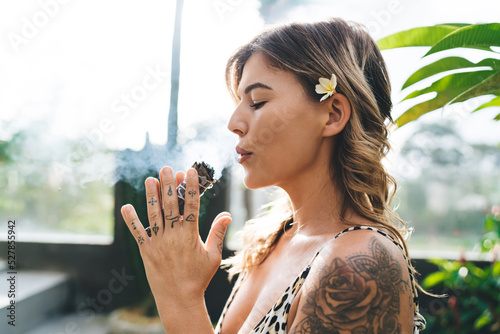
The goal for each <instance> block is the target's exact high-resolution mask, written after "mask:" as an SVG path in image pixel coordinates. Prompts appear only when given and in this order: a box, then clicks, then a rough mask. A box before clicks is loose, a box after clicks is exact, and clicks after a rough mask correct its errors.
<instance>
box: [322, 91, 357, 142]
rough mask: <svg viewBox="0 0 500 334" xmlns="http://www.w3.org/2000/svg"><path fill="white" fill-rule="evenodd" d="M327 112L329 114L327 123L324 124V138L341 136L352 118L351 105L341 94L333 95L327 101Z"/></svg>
mask: <svg viewBox="0 0 500 334" xmlns="http://www.w3.org/2000/svg"><path fill="white" fill-rule="evenodd" d="M325 102H326V103H328V105H326V106H325V107H326V108H327V109H326V110H325V111H326V112H328V118H327V122H326V123H325V124H324V128H323V136H325V137H331V136H335V135H336V134H339V133H340V132H341V131H342V130H343V129H344V127H345V125H346V124H347V122H348V121H349V119H350V118H351V103H350V102H349V100H348V99H347V97H345V95H343V94H340V93H335V94H333V95H332V96H331V97H330V98H329V99H328V100H327V101H325Z"/></svg>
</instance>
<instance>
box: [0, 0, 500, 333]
mask: <svg viewBox="0 0 500 334" xmlns="http://www.w3.org/2000/svg"><path fill="white" fill-rule="evenodd" d="M499 12H500V3H499V2H498V1H495V0H488V1H486V0H478V1H475V2H474V3H473V4H471V3H470V2H465V1H448V0H446V1H445V0H442V1H430V0H425V1H418V2H415V1H407V0H376V1H369V2H367V1H359V0H355V1H336V0H335V1H331V0H330V1H327V0H313V1H301V0H289V1H284V0H283V1H281V0H261V1H259V0H208V1H197V0H184V1H181V0H177V1H159V0H148V1H142V2H139V1H106V2H102V1H93V0H90V1H85V2H79V1H68V0H64V1H63V0H39V1H32V0H29V1H22V2H2V3H0V36H2V39H1V42H0V59H2V61H1V62H0V189H1V191H0V222H1V224H0V226H3V228H1V229H0V249H1V250H0V258H1V259H3V260H4V261H3V262H2V263H1V264H0V270H1V271H0V276H1V277H0V282H2V283H1V284H0V289H1V291H0V304H1V305H0V306H1V307H2V309H3V310H4V311H2V312H4V313H5V315H4V313H2V317H1V319H3V320H2V323H0V332H1V333H30V334H36V333H110V332H116V333H128V332H130V333H139V332H141V333H142V332H144V333H161V332H162V331H161V330H159V329H158V326H159V324H158V320H157V319H156V318H155V317H154V315H155V310H154V304H153V303H152V299H151V296H150V294H149V288H148V286H147V282H146V281H145V278H144V273H143V268H142V264H141V263H140V258H139V257H138V253H137V246H136V245H135V241H134V240H133V239H131V238H130V236H129V232H128V231H127V230H126V227H125V225H124V223H123V220H122V218H121V216H120V214H119V208H120V207H121V205H123V204H125V203H134V204H135V205H136V206H142V207H143V209H142V211H141V212H140V214H141V215H143V216H144V214H145V212H144V209H145V199H144V195H143V191H144V186H143V181H144V179H145V178H146V177H147V176H155V175H156V173H157V172H158V171H159V169H160V168H161V167H162V166H163V165H166V164H168V165H172V166H174V167H175V168H176V169H183V170H186V169H187V168H188V167H189V166H190V165H191V164H192V163H193V162H194V161H197V160H205V161H206V162H208V163H209V164H211V165H212V166H214V168H215V169H216V174H217V177H219V178H221V181H220V182H219V183H218V184H217V186H215V187H214V188H213V189H212V190H210V192H209V193H207V194H206V195H205V196H204V197H203V201H202V204H203V207H202V214H203V215H202V221H201V222H200V233H201V234H202V236H205V235H206V233H207V232H208V228H209V225H210V223H211V221H212V219H213V217H215V215H216V214H217V213H218V212H220V211H222V210H229V211H230V212H231V213H232V215H233V223H232V224H231V227H230V230H229V232H228V236H227V240H226V245H225V250H224V255H225V256H228V255H230V254H231V253H232V252H234V250H236V249H238V248H239V247H240V245H241V243H240V240H239V239H238V236H237V234H236V232H237V231H238V230H239V229H240V228H241V226H242V225H243V223H244V221H245V220H247V219H248V218H250V217H252V216H254V215H255V214H256V212H257V211H258V209H259V207H261V206H262V205H263V204H265V203H267V202H268V201H270V200H271V199H272V198H273V191H274V190H273V189H270V190H269V189H266V190H258V191H249V190H248V189H246V188H245V187H244V185H243V183H242V179H243V175H242V168H241V166H239V165H238V164H237V163H236V160H235V152H234V147H235V145H236V143H237V138H236V136H234V135H232V134H231V133H230V132H229V131H228V130H227V128H226V124H227V121H228V119H229V116H230V115H231V113H232V110H233V107H234V106H233V102H232V101H231V99H230V96H229V94H228V93H227V90H226V87H225V82H224V69H225V64H226V61H227V59H228V57H229V56H230V55H231V53H232V52H233V51H234V50H235V49H236V48H237V47H238V46H240V45H242V44H244V43H246V42H247V41H248V40H249V39H251V38H252V37H253V36H254V35H255V34H257V33H259V32H260V31H262V30H263V29H265V28H267V27H269V26H271V25H274V24H280V23H285V22H290V21H315V20H320V19H325V18H328V17H342V18H344V19H348V20H353V21H356V22H360V23H363V24H364V25H366V27H367V29H368V30H369V32H370V34H371V35H372V36H373V38H374V39H376V40H378V39H380V38H382V37H384V36H387V35H390V34H393V33H396V32H399V31H403V30H407V29H410V28H415V27H421V26H431V25H435V24H440V23H472V24H476V23H490V22H498V21H499V19H500V17H499V14H498V13H499ZM495 50H496V57H497V58H496V59H500V54H499V53H498V48H496V49H494V51H495ZM427 51H428V48H404V49H392V50H385V51H383V55H384V58H385V59H386V62H387V66H388V69H389V75H390V80H391V82H392V85H393V98H394V99H393V101H394V103H395V108H394V115H395V118H397V117H398V116H399V115H401V114H402V113H403V112H404V111H405V110H406V109H408V103H409V102H408V101H403V102H401V103H398V102H400V101H401V100H402V99H403V98H404V97H405V96H406V95H407V94H408V91H407V90H401V87H402V86H403V83H404V82H405V81H406V79H407V78H408V77H409V76H410V75H411V74H412V73H413V72H415V71H416V70H417V69H418V68H420V67H422V66H423V65H425V64H426V62H428V60H426V59H421V58H422V56H424V54H425V53H426V52H427ZM481 52H485V51H481V50H479V51H478V50H476V51H474V52H466V53H465V56H466V57H467V59H469V60H470V61H472V62H477V61H478V60H479V59H482V58H481V57H483V55H482V54H481ZM461 55H462V56H463V54H461ZM431 60H435V58H434V59H431ZM486 101H488V98H487V97H485V96H480V97H478V98H475V99H469V100H467V101H465V102H462V103H457V104H453V105H450V106H448V107H445V108H444V109H441V110H439V111H436V112H431V113H428V114H426V115H424V116H422V117H420V118H418V119H416V120H414V121H412V122H410V123H408V124H406V125H404V126H403V127H401V128H399V129H396V130H395V131H394V132H393V133H392V134H391V143H392V145H393V148H394V152H392V153H391V154H390V156H389V157H388V159H387V161H386V166H387V168H388V169H389V170H390V171H391V172H392V173H393V175H394V176H395V177H396V179H397V181H398V188H399V190H398V192H397V195H396V198H395V200H394V205H395V206H398V213H399V214H400V216H401V217H402V218H403V219H404V220H405V221H407V222H408V223H409V225H411V226H413V227H414V230H415V231H414V234H413V235H412V236H411V238H410V240H409V242H408V245H409V248H410V254H411V256H412V258H413V259H414V262H415V264H416V266H417V269H419V271H420V272H421V276H422V278H424V277H431V278H430V279H429V280H428V282H427V283H428V284H429V286H431V285H432V286H433V290H432V291H433V292H435V293H447V294H448V297H447V298H442V299H429V298H423V305H422V310H423V313H425V314H426V316H428V318H429V319H431V320H430V325H431V326H434V327H431V328H435V329H434V330H431V331H430V332H433V333H438V332H440V331H441V332H443V333H445V332H446V333H448V332H447V331H446V328H448V329H449V330H451V331H449V332H450V333H459V332H460V333H468V332H471V333H473V332H474V333H475V332H478V333H479V332H481V331H482V332H483V333H488V332H490V330H491V329H492V328H493V330H494V328H497V327H491V326H493V325H492V324H494V323H495V321H497V322H498V316H499V314H500V306H499V304H498V302H497V304H496V305H495V304H494V303H493V304H492V303H488V302H484V303H483V301H482V300H481V298H480V297H478V296H477V294H478V293H479V292H477V291H476V290H474V291H475V292H473V293H472V294H469V292H470V291H471V290H470V289H466V288H464V289H463V290H461V289H462V288H463V287H464V286H465V285H466V284H467V283H468V282H476V281H475V280H474V279H476V278H477V282H479V283H478V284H480V283H481V282H485V281H488V282H490V281H489V280H490V279H491V282H490V283H488V284H490V285H487V286H486V287H485V289H490V290H491V289H493V290H494V289H497V288H499V283H498V277H500V268H498V266H496V267H495V265H494V264H495V259H496V253H495V252H494V251H493V249H494V245H495V243H496V242H497V240H498V238H497V237H492V236H491V235H490V237H486V238H485V233H487V232H488V231H490V230H491V231H497V232H496V233H498V234H500V225H499V224H498V217H499V216H498V215H499V214H500V213H499V211H500V209H499V208H498V205H500V149H499V143H500V130H499V129H500V124H499V123H498V121H495V120H494V118H495V117H497V116H496V115H498V114H499V112H500V111H499V107H498V106H497V107H492V108H486V109H482V110H481V111H478V112H474V113H472V111H473V110H474V109H476V108H477V107H478V106H480V105H482V104H483V103H484V102H486ZM410 103H411V102H410ZM413 103H414V102H413ZM14 221H15V224H13V223H9V222H14ZM143 221H147V220H146V219H145V218H144V219H143ZM495 224H496V225H495ZM14 225H15V229H14V228H12V227H11V226H14ZM496 226H498V229H497V230H495V228H496ZM485 229H486V231H485ZM488 229H490V230H488ZM10 231H15V232H10ZM491 231H490V232H491ZM13 234H14V235H15V241H16V248H15V255H16V258H15V268H14V269H12V268H10V267H9V266H10V265H11V263H10V262H9V260H12V259H9V258H8V250H9V248H8V247H9V243H8V240H12V239H8V238H9V236H11V235H13ZM498 234H497V235H498ZM485 240H488V241H487V242H486V241H485ZM431 259H441V260H440V261H441V262H439V261H434V260H431ZM443 261H445V262H443ZM469 262H470V264H469ZM453 266H454V267H453ZM490 267H491V269H489V268H490ZM462 268H466V269H467V271H466V270H464V269H462ZM12 270H14V272H16V274H15V276H16V280H15V290H16V296H15V298H14V300H15V302H16V312H17V313H16V318H15V321H16V326H15V327H14V326H11V325H9V324H8V320H9V317H8V316H9V314H11V312H10V311H9V310H8V309H7V306H8V305H9V303H11V301H12V300H13V298H12V297H10V296H9V294H8V292H9V289H10V283H9V282H8V281H7V280H6V279H7V278H9V277H10V276H11V275H10V274H8V272H9V271H12ZM488 270H490V271H491V272H489V271H488ZM473 273H474V275H475V276H473V278H471V277H472V276H471V275H472V274H473ZM483 274H484V275H490V276H488V277H487V278H484V277H486V276H484V277H483V278H481V277H482V276H481V275H483ZM495 275H496V276H495ZM467 277H469V278H467ZM460 280H462V281H460ZM495 280H496V281H495ZM495 282H496V283H495ZM454 284H455V285H454ZM456 284H458V285H456ZM474 284H475V283H474ZM495 284H496V285H495ZM230 288H231V285H230V282H228V281H227V279H226V275H225V273H224V272H223V271H219V272H218V273H217V275H216V277H215V278H214V281H213V282H212V284H211V285H210V287H209V290H207V307H208V309H209V312H210V315H211V318H212V320H213V322H216V321H217V319H218V317H219V315H220V312H221V310H222V307H223V305H224V303H225V300H226V298H227V296H228V294H229V291H230ZM481 291H482V290H481ZM496 291H498V290H496ZM496 293H497V294H496V295H495V296H498V292H496ZM465 296H467V300H469V301H470V300H471V298H472V300H473V301H474V298H476V299H477V302H475V303H473V305H469V304H466V303H464V302H460V298H464V297H465ZM457 305H458V306H457ZM457 312H458V315H457ZM457 317H458V318H457ZM135 318H137V319H136V320H137V321H136V324H133V323H132V324H125V322H126V321H125V320H126V319H128V320H130V319H135ZM6 319H7V320H6ZM457 319H458V320H457ZM478 319H479V320H478ZM495 319H496V320H495ZM478 322H479V324H478ZM468 323H471V324H472V325H471V327H470V328H471V329H469V327H467V324H468ZM137 324H138V325H137ZM440 324H441V325H440ZM498 324H500V322H498ZM127 326H128V327H127ZM134 326H136V327H134ZM439 326H441V327H439ZM488 326H490V327H488ZM439 328H441V329H439ZM457 330H459V331H457Z"/></svg>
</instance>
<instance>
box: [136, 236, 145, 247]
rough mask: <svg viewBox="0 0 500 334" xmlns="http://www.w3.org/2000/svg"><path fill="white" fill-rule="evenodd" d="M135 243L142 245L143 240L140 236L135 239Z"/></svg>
mask: <svg viewBox="0 0 500 334" xmlns="http://www.w3.org/2000/svg"><path fill="white" fill-rule="evenodd" d="M137 242H138V243H139V245H142V244H143V243H144V238H143V237H142V236H139V238H137Z"/></svg>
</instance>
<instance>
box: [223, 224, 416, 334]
mask: <svg viewBox="0 0 500 334" xmlns="http://www.w3.org/2000/svg"><path fill="white" fill-rule="evenodd" d="M356 230H371V231H375V232H377V233H379V234H381V235H383V236H385V237H387V238H389V239H390V240H391V241H392V243H394V244H395V245H396V246H398V248H400V249H401V251H402V252H403V256H404V258H405V260H406V262H407V264H408V270H409V273H410V280H411V284H412V292H413V303H414V317H413V319H414V327H413V328H414V334H418V333H420V331H422V330H423V329H425V319H424V317H423V316H422V315H421V314H420V313H419V307H418V294H417V287H416V284H415V280H414V278H413V273H412V271H411V269H410V268H411V264H410V261H409V260H408V258H407V257H406V255H405V253H404V250H403V247H402V246H401V245H400V244H399V243H398V242H397V241H396V240H395V239H394V238H393V237H392V236H391V235H389V234H387V233H385V232H383V231H381V230H378V229H376V228H374V227H371V226H354V227H349V228H347V229H345V230H343V231H342V232H340V233H339V234H337V235H336V236H335V237H334V239H337V238H338V237H340V236H341V235H343V234H345V233H347V232H350V231H356ZM320 252H321V249H320V250H319V251H318V252H317V253H316V254H315V255H314V257H313V258H312V259H311V261H310V262H309V264H308V265H307V267H306V268H305V269H304V270H303V271H302V273H301V274H300V275H299V276H298V277H297V278H296V279H295V280H294V281H293V283H292V284H291V285H290V286H289V287H288V288H287V289H286V290H285V292H284V293H283V295H282V296H281V298H280V299H279V300H278V301H277V302H276V303H275V304H274V306H273V307H272V308H271V309H270V310H269V312H267V314H266V315H265V316H264V317H263V318H262V320H261V321H260V322H259V323H258V324H257V326H255V328H254V329H253V330H252V331H251V332H250V333H249V334H256V333H271V334H283V333H285V334H286V333H287V332H288V328H287V325H288V323H287V321H288V313H289V312H290V307H291V305H292V302H293V300H294V298H295V296H296V295H297V293H298V292H299V290H300V288H301V287H302V284H303V283H304V281H305V279H306V278H307V275H308V274H309V271H310V270H311V265H312V263H313V262H314V260H315V259H316V257H317V256H318V254H319V253H320ZM243 278H244V275H240V277H239V279H238V281H237V282H236V284H235V287H234V289H233V291H232V292H231V295H230V296H229V298H228V301H227V303H226V306H225V307H224V310H223V311H222V315H221V317H220V319H219V322H218V324H217V327H216V329H215V334H219V333H220V328H221V325H222V321H223V320H224V315H225V313H226V310H227V309H228V307H229V305H230V304H231V302H232V300H233V297H234V295H235V294H236V292H237V291H238V288H239V286H240V284H241V282H242V281H243Z"/></svg>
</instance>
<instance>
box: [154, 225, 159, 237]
mask: <svg viewBox="0 0 500 334" xmlns="http://www.w3.org/2000/svg"><path fill="white" fill-rule="evenodd" d="M159 229H160V228H159V227H158V226H157V225H156V223H155V226H154V227H153V232H154V233H155V235H158V230H159Z"/></svg>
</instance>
